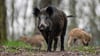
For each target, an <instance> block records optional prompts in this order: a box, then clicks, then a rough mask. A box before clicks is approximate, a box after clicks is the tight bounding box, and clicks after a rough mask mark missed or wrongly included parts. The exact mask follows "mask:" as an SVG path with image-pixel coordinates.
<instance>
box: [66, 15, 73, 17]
mask: <svg viewBox="0 0 100 56" xmlns="http://www.w3.org/2000/svg"><path fill="white" fill-rule="evenodd" d="M67 17H75V16H73V15H69V16H67Z"/></svg>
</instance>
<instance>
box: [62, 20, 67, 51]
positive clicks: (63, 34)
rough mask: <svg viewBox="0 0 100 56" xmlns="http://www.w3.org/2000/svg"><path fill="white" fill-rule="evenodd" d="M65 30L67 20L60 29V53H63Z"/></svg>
mask: <svg viewBox="0 0 100 56" xmlns="http://www.w3.org/2000/svg"><path fill="white" fill-rule="evenodd" d="M66 28H67V20H66V19H65V21H64V28H63V29H62V33H61V51H64V37H65V34H66Z"/></svg>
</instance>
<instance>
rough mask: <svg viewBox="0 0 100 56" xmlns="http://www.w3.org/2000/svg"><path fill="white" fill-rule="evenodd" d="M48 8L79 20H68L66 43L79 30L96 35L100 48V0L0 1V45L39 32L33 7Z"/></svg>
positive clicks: (94, 39)
mask: <svg viewBox="0 0 100 56" xmlns="http://www.w3.org/2000/svg"><path fill="white" fill-rule="evenodd" d="M48 5H52V6H55V7H57V8H59V9H60V10H63V11H64V12H65V13H66V15H74V16H75V17H72V18H68V27H67V31H66V39H65V40H66V41H67V33H68V32H69V31H70V30H71V29H73V28H75V27H79V28H82V29H84V30H85V31H87V32H89V33H91V34H92V36H93V39H92V40H93V41H92V42H91V45H96V46H99V45H100V0H24V1H23V0H0V43H1V42H3V41H5V40H17V39H18V38H19V37H20V36H26V35H27V36H32V35H33V34H34V33H35V32H38V29H37V27H36V26H37V19H34V18H35V17H34V16H33V14H32V13H33V11H32V10H33V7H38V8H44V7H46V6H48Z"/></svg>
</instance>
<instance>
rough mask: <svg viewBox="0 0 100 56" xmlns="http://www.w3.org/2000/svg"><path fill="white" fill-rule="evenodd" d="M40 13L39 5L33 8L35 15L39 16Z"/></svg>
mask: <svg viewBox="0 0 100 56" xmlns="http://www.w3.org/2000/svg"><path fill="white" fill-rule="evenodd" d="M39 13H40V10H39V9H38V8H37V7H35V8H33V15H34V16H36V17H37V16H38V14H39Z"/></svg>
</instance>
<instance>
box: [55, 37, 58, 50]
mask: <svg viewBox="0 0 100 56" xmlns="http://www.w3.org/2000/svg"><path fill="white" fill-rule="evenodd" d="M57 42H58V38H57V37H55V38H54V51H56V48H57Z"/></svg>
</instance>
